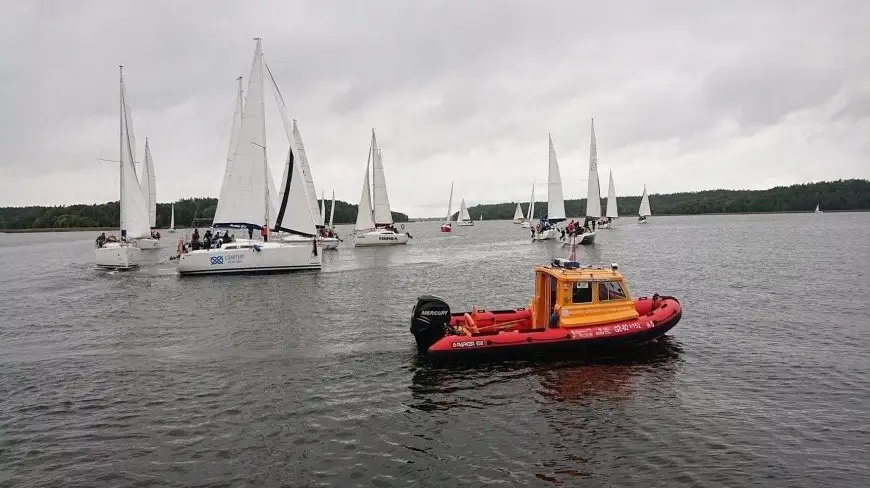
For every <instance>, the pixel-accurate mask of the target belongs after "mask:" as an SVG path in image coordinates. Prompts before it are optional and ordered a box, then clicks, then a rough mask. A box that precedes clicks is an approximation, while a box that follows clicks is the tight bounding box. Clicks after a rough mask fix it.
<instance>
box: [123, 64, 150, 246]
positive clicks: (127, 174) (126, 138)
mask: <svg viewBox="0 0 870 488" xmlns="http://www.w3.org/2000/svg"><path fill="white" fill-rule="evenodd" d="M123 70H124V68H123V67H121V95H120V104H119V105H120V108H121V110H120V119H121V124H120V126H121V130H120V136H119V145H120V152H121V158H120V161H121V164H120V171H121V185H120V187H121V198H120V206H121V209H120V213H121V236H123V237H126V238H127V239H135V238H139V237H150V236H151V226H149V225H148V202H147V200H146V199H145V194H144V193H142V187H141V186H140V185H139V179H138V178H137V177H136V168H135V167H134V166H133V155H134V154H135V153H134V148H133V139H132V136H131V134H132V131H133V127H132V126H133V123H132V116H131V115H130V113H129V111H130V106H129V104H128V102H127V90H126V89H125V88H124V71H123Z"/></svg>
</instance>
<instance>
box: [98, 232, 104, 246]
mask: <svg viewBox="0 0 870 488" xmlns="http://www.w3.org/2000/svg"><path fill="white" fill-rule="evenodd" d="M105 244H106V233H105V232H103V233H102V234H100V235H98V236H97V247H103V245H105Z"/></svg>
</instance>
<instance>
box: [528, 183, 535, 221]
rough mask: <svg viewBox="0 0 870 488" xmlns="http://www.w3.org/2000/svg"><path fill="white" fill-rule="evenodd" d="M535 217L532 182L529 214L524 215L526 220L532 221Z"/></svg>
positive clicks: (533, 186)
mask: <svg viewBox="0 0 870 488" xmlns="http://www.w3.org/2000/svg"><path fill="white" fill-rule="evenodd" d="M534 216H535V182H534V181H533V182H532V196H531V198H529V214H528V215H526V220H528V221H529V222H531V221H532V218H533V217H534Z"/></svg>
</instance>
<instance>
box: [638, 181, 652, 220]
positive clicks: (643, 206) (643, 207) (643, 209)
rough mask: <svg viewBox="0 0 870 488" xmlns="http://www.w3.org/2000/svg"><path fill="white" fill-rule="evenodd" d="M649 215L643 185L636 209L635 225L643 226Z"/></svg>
mask: <svg viewBox="0 0 870 488" xmlns="http://www.w3.org/2000/svg"><path fill="white" fill-rule="evenodd" d="M650 215H652V211H651V210H650V208H649V195H647V194H646V185H643V196H642V197H640V208H638V209H637V223H638V224H645V223H646V218H647V217H649V216H650Z"/></svg>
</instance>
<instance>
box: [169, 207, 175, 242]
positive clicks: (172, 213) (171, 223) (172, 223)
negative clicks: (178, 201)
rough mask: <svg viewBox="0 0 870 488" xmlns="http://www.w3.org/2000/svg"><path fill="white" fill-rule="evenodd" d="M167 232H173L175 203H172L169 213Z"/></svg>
mask: <svg viewBox="0 0 870 488" xmlns="http://www.w3.org/2000/svg"><path fill="white" fill-rule="evenodd" d="M169 233H170V234H175V204H174V203H173V204H172V210H171V212H170V214H169Z"/></svg>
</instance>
